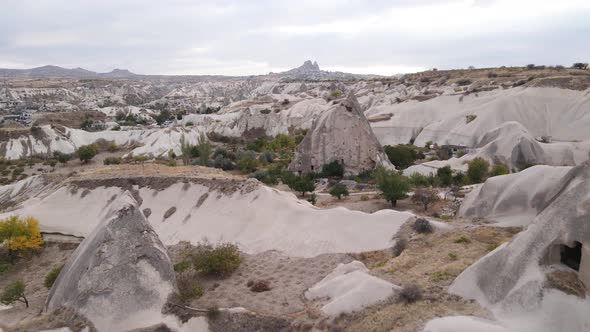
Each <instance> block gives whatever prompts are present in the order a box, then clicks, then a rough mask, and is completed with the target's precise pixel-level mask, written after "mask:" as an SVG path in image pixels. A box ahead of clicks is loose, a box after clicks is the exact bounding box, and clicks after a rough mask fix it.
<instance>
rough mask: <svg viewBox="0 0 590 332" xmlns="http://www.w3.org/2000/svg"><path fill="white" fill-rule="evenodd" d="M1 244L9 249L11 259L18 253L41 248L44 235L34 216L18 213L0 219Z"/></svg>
mask: <svg viewBox="0 0 590 332" xmlns="http://www.w3.org/2000/svg"><path fill="white" fill-rule="evenodd" d="M0 244H3V245H4V248H6V249H7V250H8V254H9V256H10V259H11V260H14V257H15V256H16V255H21V254H23V253H26V252H30V251H33V250H39V249H41V245H43V237H42V236H41V231H39V222H38V221H37V219H35V218H33V217H22V218H21V217H19V216H17V215H13V216H10V217H8V218H6V219H2V220H0Z"/></svg>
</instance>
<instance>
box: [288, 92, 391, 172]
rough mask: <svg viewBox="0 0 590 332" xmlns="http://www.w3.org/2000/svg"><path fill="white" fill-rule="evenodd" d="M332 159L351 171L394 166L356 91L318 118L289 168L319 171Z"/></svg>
mask: <svg viewBox="0 0 590 332" xmlns="http://www.w3.org/2000/svg"><path fill="white" fill-rule="evenodd" d="M332 161H339V162H341V163H343V164H344V170H345V173H348V174H354V173H359V172H362V171H364V170H369V169H373V168H375V167H377V166H385V167H387V168H393V165H392V164H391V163H390V162H389V159H388V158H387V156H386V155H385V153H384V152H383V148H382V147H381V144H379V141H377V139H376V138H375V135H373V131H372V130H371V127H370V126H369V122H368V121H367V118H366V117H365V115H364V113H363V112H362V110H361V107H360V105H359V103H358V101H357V100H356V98H355V96H354V94H352V93H350V94H349V95H348V97H347V98H346V99H344V100H339V101H335V104H334V105H333V106H332V107H331V108H330V109H329V110H327V111H325V112H324V113H322V114H321V115H320V117H319V118H317V119H316V120H315V121H314V124H313V126H312V128H311V129H310V130H309V132H308V133H307V135H305V138H304V139H303V141H301V143H300V144H299V146H298V147H297V151H296V153H295V157H294V159H293V161H292V162H291V164H290V165H289V170H291V171H294V172H302V173H306V172H310V171H318V170H320V169H321V167H322V166H323V165H325V164H328V163H330V162H332Z"/></svg>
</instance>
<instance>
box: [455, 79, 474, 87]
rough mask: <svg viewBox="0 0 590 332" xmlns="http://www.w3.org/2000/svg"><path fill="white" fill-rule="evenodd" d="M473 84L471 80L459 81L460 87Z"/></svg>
mask: <svg viewBox="0 0 590 332" xmlns="http://www.w3.org/2000/svg"><path fill="white" fill-rule="evenodd" d="M471 83H473V82H471V80H469V79H463V80H458V81H457V85H459V86H464V85H469V84H471Z"/></svg>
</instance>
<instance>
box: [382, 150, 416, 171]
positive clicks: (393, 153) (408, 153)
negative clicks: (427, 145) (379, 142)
mask: <svg viewBox="0 0 590 332" xmlns="http://www.w3.org/2000/svg"><path fill="white" fill-rule="evenodd" d="M383 149H384V151H385V154H386V155H387V158H389V161H391V163H392V164H394V165H395V167H397V168H399V169H405V168H408V167H410V166H412V165H413V164H414V161H415V160H416V159H420V158H421V157H422V155H421V154H420V153H419V152H418V151H417V150H416V147H415V146H413V145H409V144H408V145H405V144H400V145H395V146H391V145H386V146H385V147H384V148H383Z"/></svg>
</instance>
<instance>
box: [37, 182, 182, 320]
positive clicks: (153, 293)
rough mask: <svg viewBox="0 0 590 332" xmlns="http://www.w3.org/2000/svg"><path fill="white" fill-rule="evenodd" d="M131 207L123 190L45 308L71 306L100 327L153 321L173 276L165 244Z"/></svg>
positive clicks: (131, 201)
mask: <svg viewBox="0 0 590 332" xmlns="http://www.w3.org/2000/svg"><path fill="white" fill-rule="evenodd" d="M136 205H137V203H136V202H135V201H134V199H133V198H132V197H131V195H130V194H129V193H127V192H124V193H122V194H121V195H119V196H118V197H117V198H116V203H114V204H113V205H112V206H111V207H110V209H107V210H105V213H104V214H103V216H102V221H101V222H100V224H98V225H97V227H96V228H95V229H94V230H93V231H92V232H91V233H89V234H87V236H86V238H85V239H84V241H83V242H82V243H81V244H80V246H79V247H78V248H77V249H76V251H75V252H74V253H73V255H72V257H71V258H70V260H69V261H68V262H67V263H66V265H65V266H64V268H63V270H62V271H61V273H60V275H59V277H58V278H57V280H56V281H55V284H54V286H53V287H52V289H51V291H50V293H49V296H48V299H47V309H48V310H49V311H52V310H56V309H58V308H60V307H71V308H74V309H75V310H77V311H79V312H80V313H81V314H83V315H84V316H85V317H87V318H88V319H89V320H90V321H92V323H94V325H95V326H96V328H97V329H98V330H100V331H117V330H118V331H120V330H127V329H133V328H138V327H144V326H149V325H152V324H153V323H158V321H152V320H157V318H158V317H160V316H161V314H160V313H161V309H162V307H163V305H164V304H165V302H166V299H167V297H168V295H169V294H170V293H171V292H172V291H173V290H174V288H175V284H176V282H175V275H174V271H173V269H172V263H171V262H170V258H169V257H168V253H167V251H166V248H165V247H164V246H163V245H162V243H161V242H160V240H159V239H158V236H157V235H156V233H155V232H154V230H153V229H152V227H151V226H150V225H149V224H148V222H147V221H146V220H145V217H144V216H143V214H142V213H141V212H140V211H139V209H138V208H137V206H136ZM79 220H83V219H79Z"/></svg>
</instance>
